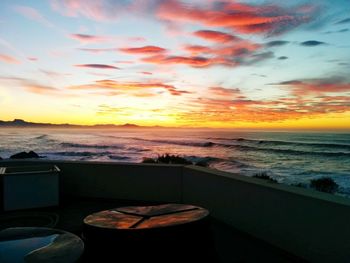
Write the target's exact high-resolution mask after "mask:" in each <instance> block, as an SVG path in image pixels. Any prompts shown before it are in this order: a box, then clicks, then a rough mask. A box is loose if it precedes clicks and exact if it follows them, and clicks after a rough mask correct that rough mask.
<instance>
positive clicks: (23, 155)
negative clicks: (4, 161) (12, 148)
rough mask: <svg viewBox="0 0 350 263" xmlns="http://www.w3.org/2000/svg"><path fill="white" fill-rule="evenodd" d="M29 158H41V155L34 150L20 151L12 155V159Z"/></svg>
mask: <svg viewBox="0 0 350 263" xmlns="http://www.w3.org/2000/svg"><path fill="white" fill-rule="evenodd" d="M28 158H40V156H39V155H38V154H37V153H36V152H33V151H30V152H28V153H27V152H20V153H16V154H14V155H12V156H11V157H10V159H28Z"/></svg>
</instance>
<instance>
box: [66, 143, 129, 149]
mask: <svg viewBox="0 0 350 263" xmlns="http://www.w3.org/2000/svg"><path fill="white" fill-rule="evenodd" d="M60 145H61V146H63V147H67V148H94V149H123V148H124V147H123V146H121V145H115V144H113V145H100V144H81V143H70V142H63V143H60Z"/></svg>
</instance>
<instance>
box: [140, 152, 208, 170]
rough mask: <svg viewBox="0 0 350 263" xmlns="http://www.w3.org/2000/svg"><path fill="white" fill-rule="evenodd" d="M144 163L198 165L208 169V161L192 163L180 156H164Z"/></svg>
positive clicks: (145, 159)
mask: <svg viewBox="0 0 350 263" xmlns="http://www.w3.org/2000/svg"><path fill="white" fill-rule="evenodd" d="M142 163H165V164H183V165H197V166H202V167H208V162H207V161H206V160H199V161H197V162H191V161H189V160H187V159H186V158H184V157H181V156H180V155H172V154H168V153H166V154H162V155H158V157H157V158H143V161H142Z"/></svg>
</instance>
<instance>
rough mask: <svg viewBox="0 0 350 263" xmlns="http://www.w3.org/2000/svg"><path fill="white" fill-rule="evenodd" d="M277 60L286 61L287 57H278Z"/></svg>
mask: <svg viewBox="0 0 350 263" xmlns="http://www.w3.org/2000/svg"><path fill="white" fill-rule="evenodd" d="M278 59H279V60H286V59H288V57H286V56H280V57H278Z"/></svg>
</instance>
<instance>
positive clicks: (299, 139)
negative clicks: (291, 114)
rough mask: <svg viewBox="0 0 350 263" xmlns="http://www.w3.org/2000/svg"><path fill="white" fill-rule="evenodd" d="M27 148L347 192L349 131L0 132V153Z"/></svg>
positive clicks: (63, 156)
mask: <svg viewBox="0 0 350 263" xmlns="http://www.w3.org/2000/svg"><path fill="white" fill-rule="evenodd" d="M30 150H33V151H35V152H37V153H38V154H39V155H40V156H43V158H44V159H50V160H84V161H109V162H132V163H140V162H142V160H143V158H156V157H157V156H158V155H161V154H165V153H169V154H176V155H180V156H183V157H185V158H186V159H188V160H190V161H192V162H199V161H200V162H202V163H203V162H204V163H206V164H207V165H208V166H209V167H211V168H213V169H218V170H222V171H228V172H233V173H240V174H242V175H246V176H253V175H255V174H258V173H267V175H269V176H270V177H272V178H274V179H276V180H277V181H278V182H279V183H285V184H302V185H308V184H309V183H310V180H312V179H316V178H320V177H325V176H326V177H331V178H333V179H334V180H335V182H336V183H338V184H339V186H340V188H339V191H338V194H341V195H346V196H350V134H349V133H326V132H322V133H321V132H320V133H314V132H251V131H250V132H249V131H248V132H243V131H229V130H215V129H207V130H199V129H188V130H185V129H137V128H135V129H126V128H125V129H105V130H102V129H95V130H93V129H47V128H45V129H23V128H20V129H19V128H17V129H12V128H2V129H1V130H0V156H1V157H2V158H9V157H10V156H11V155H12V154H15V153H17V152H21V151H30Z"/></svg>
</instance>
